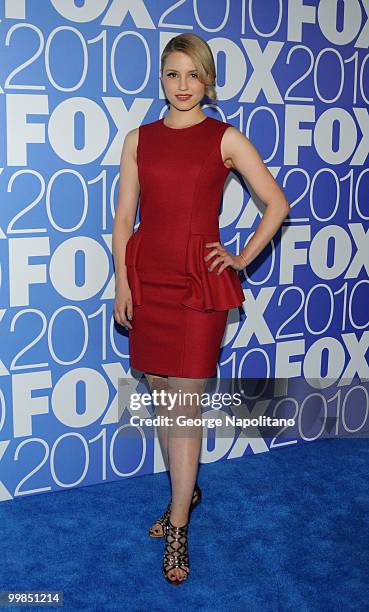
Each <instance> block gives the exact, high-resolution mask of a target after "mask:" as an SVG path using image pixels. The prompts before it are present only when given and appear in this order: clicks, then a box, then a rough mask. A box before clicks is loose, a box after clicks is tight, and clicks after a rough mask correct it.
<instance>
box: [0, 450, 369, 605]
mask: <svg viewBox="0 0 369 612" xmlns="http://www.w3.org/2000/svg"><path fill="white" fill-rule="evenodd" d="M368 481H369V444H368V441H367V440H365V439H362V440H360V439H355V440H353V439H352V440H324V441H320V442H314V443H310V444H303V445H299V446H294V447H290V448H283V449H278V450H273V451H271V452H269V453H262V454H259V455H254V456H251V455H249V456H247V457H244V458H241V459H234V460H231V461H221V462H218V463H214V464H209V465H200V471H199V478H198V482H199V484H200V486H201V488H202V491H203V499H202V502H201V504H200V505H199V506H198V507H197V508H196V509H195V510H194V512H193V514H192V520H191V524H190V530H189V554H190V565H191V573H190V575H189V578H188V580H187V582H186V583H184V584H181V585H180V586H178V587H176V586H172V585H170V584H168V583H167V582H166V581H165V579H164V578H163V577H162V574H161V564H162V555H163V540H153V539H151V538H149V537H147V536H146V532H147V529H148V527H149V525H150V524H151V523H152V522H153V521H154V519H155V518H157V516H159V515H160V514H161V513H162V511H163V509H164V507H165V505H166V503H167V502H168V500H169V495H170V493H169V480H168V475H167V474H166V473H162V474H157V475H154V476H151V475H147V476H142V477H139V478H130V479H127V480H122V481H119V482H114V483H106V484H102V485H94V486H89V487H84V488H81V489H74V490H68V491H60V492H56V493H47V494H41V495H34V496H31V497H25V498H19V499H17V500H12V501H9V502H3V503H1V504H0V518H1V535H2V538H1V542H2V563H1V579H0V590H11V589H18V590H21V589H23V590H24V589H28V590H38V589H40V590H42V589H53V590H61V591H64V606H63V608H60V609H63V610H99V611H102V610H129V611H136V610H137V611H139V612H143V611H146V610H158V611H159V610H160V611H166V610H168V611H169V610H170V611H171V612H175V611H176V610H178V611H184V610H195V609H196V610H197V609H199V610H201V611H207V610H209V611H210V610H212V611H213V610H216V611H218V610H219V611H222V612H223V611H228V610H229V611H231V610H232V612H233V611H238V610H240V611H241V610H242V611H244V610H250V611H251V612H254V611H259V610H260V611H262V612H268V611H273V612H276V611H283V612H284V611H289V610H291V611H292V610H293V611H294V612H295V611H299V612H301V611H305V610H306V611H309V612H311V611H318V610H319V611H320V610H322V611H323V610H324V612H325V611H331V610H332V611H333V610H334V611H335V612H336V611H337V610H339V611H340V610H342V611H343V610H344V611H345V612H346V611H347V610H355V611H364V610H365V611H366V610H368V609H369V589H368V583H369V578H368V574H369V537H368V536H369V494H368ZM20 609H21V608H20V607H17V608H13V610H20ZM22 609H23V610H25V609H27V610H35V609H41V608H38V607H37V608H35V607H32V608H31V607H29V606H27V608H22ZM52 609H56V608H55V607H54V608H52Z"/></svg>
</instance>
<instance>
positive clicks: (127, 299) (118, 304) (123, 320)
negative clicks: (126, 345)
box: [114, 283, 133, 329]
mask: <svg viewBox="0 0 369 612" xmlns="http://www.w3.org/2000/svg"><path fill="white" fill-rule="evenodd" d="M132 318H133V304H132V294H131V290H130V288H129V285H128V283H125V284H124V285H120V286H118V287H116V289H115V301H114V319H115V320H116V321H117V322H118V323H120V325H124V326H125V327H127V328H128V329H133V327H132V325H131V323H130V322H129V321H128V319H132Z"/></svg>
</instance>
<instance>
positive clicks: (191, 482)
mask: <svg viewBox="0 0 369 612" xmlns="http://www.w3.org/2000/svg"><path fill="white" fill-rule="evenodd" d="M206 382H207V378H177V377H173V376H168V386H167V392H168V395H169V394H175V393H177V394H178V395H177V396H174V395H172V397H173V398H174V397H177V400H176V402H175V405H174V407H173V409H172V410H169V411H168V416H170V417H171V418H172V419H173V426H171V427H169V438H168V458H169V471H170V478H171V482H172V508H171V514H170V521H171V523H172V524H173V525H175V526H176V527H181V526H182V525H185V524H186V523H187V522H188V513H189V508H190V504H191V500H192V496H193V490H194V486H195V483H196V477H197V472H198V465H199V457H200V452H201V444H202V426H201V425H193V426H191V425H190V424H186V425H183V426H182V425H179V424H178V422H177V418H178V417H180V416H181V417H182V416H183V417H185V418H184V419H181V420H182V421H185V419H195V418H201V403H200V402H201V394H202V393H203V392H204V390H205V387H206ZM184 394H186V395H184ZM168 577H169V578H170V579H172V580H173V579H185V578H186V572H185V571H184V570H181V569H179V568H173V569H172V570H171V571H170V572H169V575H168Z"/></svg>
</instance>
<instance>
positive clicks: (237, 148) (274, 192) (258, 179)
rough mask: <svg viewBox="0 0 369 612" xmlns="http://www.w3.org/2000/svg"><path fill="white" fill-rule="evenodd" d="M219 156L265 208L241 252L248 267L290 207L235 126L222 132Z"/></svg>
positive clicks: (280, 223)
mask: <svg viewBox="0 0 369 612" xmlns="http://www.w3.org/2000/svg"><path fill="white" fill-rule="evenodd" d="M222 155H223V158H224V160H228V164H229V165H232V167H233V168H235V169H236V170H237V171H238V172H240V174H242V175H243V176H244V177H245V179H246V180H247V182H248V183H249V184H250V186H251V187H252V189H253V190H254V191H255V193H256V195H257V196H258V197H259V198H260V200H262V202H263V203H264V204H265V205H266V210H265V212H264V214H263V217H262V219H261V220H260V222H259V224H258V226H257V229H256V231H255V234H254V235H253V236H252V238H251V239H250V240H249V242H248V243H247V245H246V246H245V248H244V249H243V250H242V251H241V253H240V254H241V255H242V257H243V259H244V260H245V262H246V265H248V264H250V263H251V262H252V261H253V260H254V259H255V258H256V257H257V256H258V255H259V253H261V251H262V250H263V249H264V247H265V246H266V245H267V244H268V243H269V242H270V240H271V239H272V238H273V236H274V235H275V233H276V232H277V231H278V229H279V228H280V226H281V225H282V223H283V221H284V219H285V218H286V217H287V216H288V214H289V211H290V210H291V207H290V205H289V203H288V201H287V199H286V196H285V194H284V193H283V191H282V189H281V188H280V187H279V185H278V183H277V181H276V180H275V178H274V177H273V175H272V174H271V173H270V171H269V170H268V168H267V166H266V165H265V164H264V161H263V160H262V158H261V157H260V155H259V153H258V151H257V149H256V147H254V145H253V144H252V143H251V141H250V140H249V139H248V138H247V137H246V136H244V135H243V134H242V133H241V132H240V131H239V130H237V129H236V128H234V127H230V128H228V129H227V130H226V131H225V133H224V137H223V140H222Z"/></svg>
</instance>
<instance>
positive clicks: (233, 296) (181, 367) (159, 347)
mask: <svg viewBox="0 0 369 612" xmlns="http://www.w3.org/2000/svg"><path fill="white" fill-rule="evenodd" d="M230 125H231V124H229V123H225V122H222V121H218V120H217V119H213V118H212V117H206V119H203V120H202V121H201V122H200V123H197V124H195V125H192V126H190V127H186V128H170V127H168V126H166V125H165V124H164V119H159V120H157V121H154V122H152V123H147V124H142V125H140V126H139V138H138V145H137V166H138V177H139V183H140V196H139V205H140V224H139V227H138V229H137V230H136V231H135V232H134V233H133V234H132V235H131V236H130V238H129V240H128V242H127V245H126V253H125V263H126V267H127V279H128V283H129V286H130V290H131V295H132V303H133V318H132V320H131V324H132V328H133V329H131V330H129V352H130V365H131V368H132V367H133V368H134V369H137V370H140V371H142V372H150V373H153V374H159V375H162V376H178V377H185V378H205V377H211V376H213V375H214V374H215V373H216V366H217V360H218V357H219V351H220V347H221V342H222V339H223V335H224V331H225V326H226V323H227V318H228V311H229V309H230V308H235V307H236V306H240V305H241V304H242V302H243V301H244V299H245V297H244V293H243V289H242V285H241V281H240V278H239V275H238V272H237V271H236V270H234V269H233V268H229V267H228V268H226V269H225V270H223V272H222V273H221V274H220V275H219V276H218V275H217V274H216V271H217V269H218V266H216V268H215V269H214V270H212V271H211V272H209V270H208V266H209V265H210V263H211V261H212V260H210V261H207V262H206V261H204V259H203V258H204V256H205V255H206V254H208V253H209V252H210V251H211V249H212V248H213V247H205V243H206V242H215V241H220V233H219V209H220V204H221V200H222V195H223V188H224V182H225V180H226V178H227V176H228V174H229V172H230V171H231V169H230V168H227V167H226V166H225V165H224V163H223V160H222V156H221V149H220V145H221V140H222V136H223V134H224V132H225V130H226V129H227V128H228V127H230ZM212 259H213V258H212ZM219 265H220V264H219Z"/></svg>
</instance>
